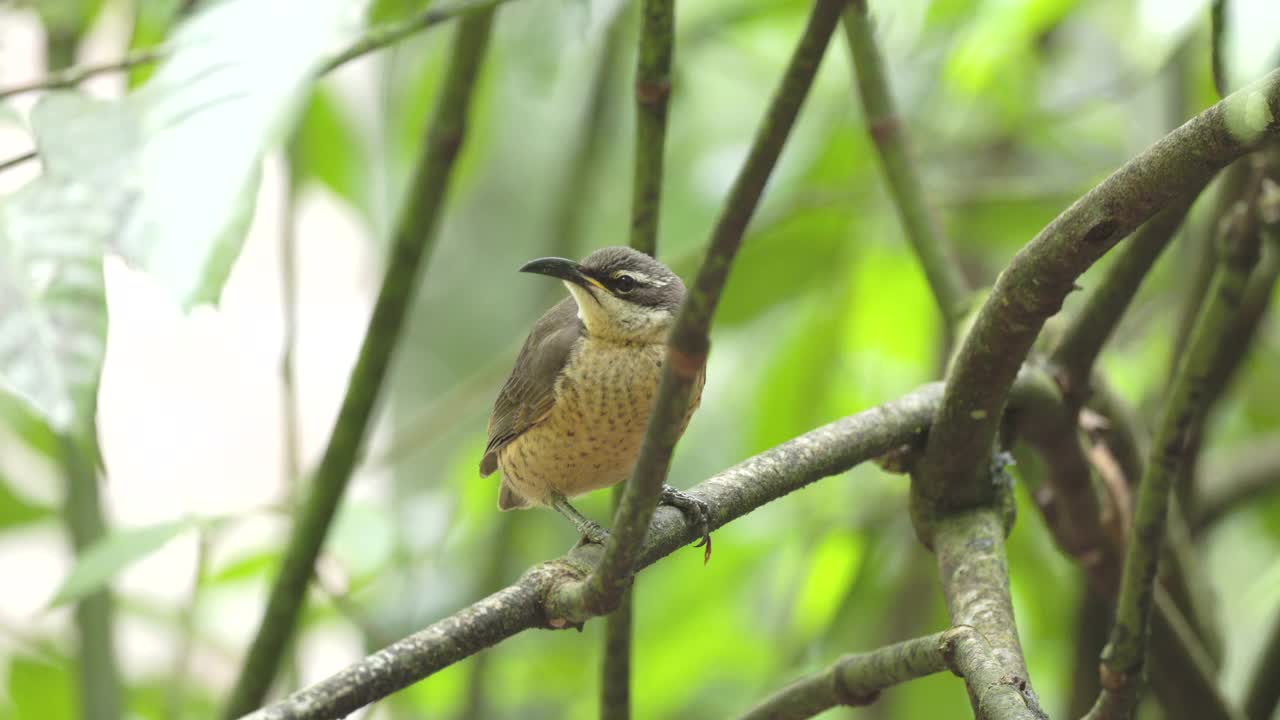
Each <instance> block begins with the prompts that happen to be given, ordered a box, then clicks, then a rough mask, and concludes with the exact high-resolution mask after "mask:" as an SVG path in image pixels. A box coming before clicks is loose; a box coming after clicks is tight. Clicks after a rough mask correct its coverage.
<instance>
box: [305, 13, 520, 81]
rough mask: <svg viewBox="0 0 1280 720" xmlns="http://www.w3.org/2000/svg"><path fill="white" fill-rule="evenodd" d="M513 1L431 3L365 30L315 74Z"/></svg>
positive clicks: (323, 73) (332, 69)
mask: <svg viewBox="0 0 1280 720" xmlns="http://www.w3.org/2000/svg"><path fill="white" fill-rule="evenodd" d="M510 1H511V0H453V2H450V3H448V4H443V3H442V4H440V5H432V6H431V7H429V8H427V9H426V10H423V11H422V12H420V13H418V14H417V15H414V16H412V17H409V18H405V19H404V20H393V21H391V22H387V23H383V24H382V25H379V26H378V27H375V28H372V29H370V30H368V31H366V32H365V34H364V35H362V36H361V37H360V38H359V39H358V40H356V41H355V42H353V43H352V44H351V45H349V46H347V47H346V49H344V50H342V51H341V52H339V53H337V54H336V55H334V56H333V57H331V58H329V59H328V60H326V61H325V63H324V64H323V65H321V66H320V68H319V69H318V70H317V71H316V75H327V74H329V73H330V72H333V71H334V70H336V69H338V68H339V67H341V66H343V65H346V64H347V63H349V62H351V61H352V60H355V59H356V58H358V57H362V56H364V55H368V54H369V53H371V52H374V51H376V50H381V49H382V48H384V47H387V46H388V45H394V44H396V43H398V42H400V41H401V40H404V39H405V38H407V37H409V36H410V35H414V34H417V33H419V32H421V31H423V30H426V29H427V28H430V27H433V26H435V25H439V24H441V23H443V22H447V21H449V20H453V19H454V18H458V19H460V20H465V19H466V18H467V17H470V16H472V15H473V14H475V15H481V14H485V15H492V14H493V11H494V10H495V9H496V8H497V7H498V6H499V5H502V4H504V3H507V2H510Z"/></svg>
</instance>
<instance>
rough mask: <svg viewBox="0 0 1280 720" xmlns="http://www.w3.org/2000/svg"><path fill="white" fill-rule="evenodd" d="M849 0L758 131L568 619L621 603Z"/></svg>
mask: <svg viewBox="0 0 1280 720" xmlns="http://www.w3.org/2000/svg"><path fill="white" fill-rule="evenodd" d="M843 7H844V0H818V1H817V3H816V4H815V6H814V9H813V12H812V14H811V15H810V16H809V22H808V24H807V25H806V27H805V29H804V33H803V34H802V36H801V38H800V42H799V44H798V45H797V46H796V50H795V52H794V54H793V55H792V57H791V61H790V63H789V64H788V66H787V69H786V72H785V74H784V75H783V78H782V82H781V84H780V85H779V87H778V89H777V91H776V92H775V94H774V96H773V100H772V102H771V103H770V105H769V109H768V112H767V114H766V116H765V118H764V122H763V123H762V124H761V126H760V128H759V130H758V131H757V133H756V137H755V141H754V142H753V143H752V146H751V151H750V153H749V154H748V156H747V160H746V163H745V164H744V165H743V166H742V169H741V171H740V172H739V173H738V177H737V179H736V180H735V181H734V184H733V188H732V189H731V190H730V192H729V198H728V200H727V201H726V203H725V206H724V209H723V210H722V212H721V214H720V218H719V220H718V222H717V223H716V226H715V229H714V231H713V232H712V235H711V242H710V247H709V248H708V250H707V255H706V259H705V260H704V261H703V263H702V266H701V268H700V269H699V270H698V275H697V278H696V279H695V281H694V283H693V286H692V287H691V288H690V289H689V294H688V296H687V298H686V299H685V302H684V305H683V306H682V307H681V309H680V313H679V315H678V316H677V318H676V323H675V327H674V328H673V329H672V331H671V337H670V340H669V343H668V348H667V357H666V360H665V362H664V363H663V368H662V381H661V384H660V385H659V387H658V395H657V398H656V400H655V402H654V408H653V411H652V412H651V414H650V416H649V426H648V430H647V431H646V434H645V439H644V442H643V444H642V445H641V448H640V455H639V458H638V460H637V461H636V467H635V470H634V472H633V474H632V477H631V480H630V481H629V482H628V483H627V484H626V490H625V491H624V495H623V500H622V503H621V504H620V506H619V508H618V512H617V513H616V514H615V516H614V521H613V528H612V534H611V535H610V536H609V541H608V542H607V543H606V545H605V553H604V560H603V561H602V562H601V564H600V566H599V567H598V568H596V569H595V570H594V571H593V572H592V573H591V576H590V578H588V580H587V581H586V582H585V583H583V584H582V585H581V587H580V588H578V589H577V591H576V592H575V593H573V595H574V601H573V602H572V603H571V605H572V606H573V607H572V609H571V610H570V611H569V612H567V613H566V617H567V618H569V619H570V620H572V621H574V622H580V621H581V620H584V619H586V618H588V617H591V616H592V615H597V614H599V613H601V612H604V611H607V610H609V609H612V607H613V606H615V605H617V603H618V600H619V598H621V596H622V591H623V590H625V589H626V587H627V585H628V584H629V583H630V578H631V569H632V568H633V567H634V565H635V557H636V552H637V551H638V549H639V547H640V540H641V539H642V538H643V537H644V534H645V531H646V530H647V529H648V526H649V519H650V518H651V517H652V516H653V512H654V508H655V507H656V506H657V504H658V494H659V492H660V490H661V488H662V483H663V481H664V480H665V479H666V475H667V470H668V467H669V465H670V463H671V453H672V450H673V449H674V447H675V443H676V441H677V440H678V436H677V433H676V432H675V430H676V428H678V427H679V425H680V421H681V420H682V419H683V417H684V415H685V412H686V410H687V408H688V406H689V398H690V395H691V393H692V390H693V385H694V383H695V382H696V381H697V379H698V377H699V376H700V375H701V373H702V370H703V367H704V365H705V363H706V355H707V350H708V348H709V344H710V343H709V340H708V331H709V329H710V326H711V320H712V316H713V315H714V313H715V309H716V305H717V304H718V303H719V301H720V293H721V290H723V288H724V284H725V281H726V280H727V279H728V275H729V268H730V266H731V264H732V262H733V259H734V256H735V255H736V254H737V251H738V246H739V245H740V244H741V242H742V237H743V235H744V233H745V232H746V228H747V225H748V224H749V223H750V221H751V216H752V215H753V214H754V212H755V209H756V205H757V204H758V203H759V201H760V197H761V195H762V194H763V192H764V186H765V183H766V181H767V180H768V178H769V175H770V173H771V172H772V170H773V167H774V165H775V164H776V162H777V160H778V156H779V155H781V153H782V148H783V146H784V145H785V143H786V140H787V136H788V135H789V134H790V132H791V128H792V126H793V125H794V123H795V119H796V116H797V115H798V114H799V112H800V106H801V105H802V104H803V103H804V99H805V97H806V96H807V95H808V93H809V88H810V86H811V85H812V82H813V77H814V75H815V74H816V73H817V69H818V64H819V63H820V62H821V60H822V56H823V53H824V51H825V50H826V47H827V43H828V41H829V40H830V39H831V34H832V32H833V31H834V30H835V24H836V22H837V21H838V20H839V18H840V11H841V10H842V9H843Z"/></svg>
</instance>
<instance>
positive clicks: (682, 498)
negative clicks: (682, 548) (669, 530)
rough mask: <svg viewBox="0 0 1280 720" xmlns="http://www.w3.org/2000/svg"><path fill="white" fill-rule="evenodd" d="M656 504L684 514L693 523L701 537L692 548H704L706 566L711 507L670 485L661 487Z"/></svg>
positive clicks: (709, 551)
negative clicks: (668, 506)
mask: <svg viewBox="0 0 1280 720" xmlns="http://www.w3.org/2000/svg"><path fill="white" fill-rule="evenodd" d="M658 502H660V503H662V504H663V505H670V506H671V507H673V508H676V509H678V510H679V511H680V512H682V513H684V514H685V517H687V518H689V520H691V521H692V522H693V525H694V527H696V528H697V529H698V532H699V533H700V534H701V535H702V539H701V540H699V541H698V542H697V543H696V544H695V545H694V547H700V548H705V550H704V551H703V553H702V562H703V564H706V562H707V561H708V560H710V559H711V506H710V505H707V503H706V502H704V501H702V500H699V499H698V498H696V497H694V496H692V495H690V494H688V493H686V492H681V491H679V490H677V489H675V488H673V487H671V486H670V485H663V486H662V496H661V497H660V498H659V500H658Z"/></svg>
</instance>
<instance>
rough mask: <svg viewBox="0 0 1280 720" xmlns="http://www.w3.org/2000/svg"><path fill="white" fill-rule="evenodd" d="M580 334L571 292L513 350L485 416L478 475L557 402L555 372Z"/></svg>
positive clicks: (487, 470) (561, 367)
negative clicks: (505, 375)
mask: <svg viewBox="0 0 1280 720" xmlns="http://www.w3.org/2000/svg"><path fill="white" fill-rule="evenodd" d="M581 337H582V321H581V320H579V319H578V306H577V304H576V303H574V301H573V298H565V299H564V301H563V302H561V303H559V304H557V305H556V306H555V307H553V308H551V309H550V310H548V311H547V312H546V314H544V315H543V316H542V317H541V318H540V319H539V320H538V322H537V323H536V324H534V326H533V331H532V332H530V333H529V337H528V338H526V339H525V341H524V347H522V348H520V354H519V355H517V356H516V369H515V370H513V371H512V373H511V377H509V378H507V382H506V384H505V385H503V386H502V391H501V392H499V393H498V400H497V401H496V402H495V403H494V404H493V414H492V415H490V416H489V442H488V444H487V445H485V448H484V458H483V459H481V460H480V476H481V477H485V476H487V475H489V474H491V473H492V472H493V471H494V470H497V469H498V451H499V450H501V449H502V448H503V446H505V445H506V444H507V443H509V442H511V441H512V440H515V439H516V438H517V437H520V435H521V434H523V433H524V432H525V431H526V430H528V429H529V428H531V427H533V426H534V425H536V424H537V423H539V422H541V421H542V420H543V419H544V418H545V417H546V416H547V415H548V414H549V413H550V412H551V408H552V406H554V405H555V392H554V391H555V385H556V378H557V377H559V376H560V372H561V371H562V370H564V366H565V363H566V362H568V360H569V353H570V352H571V351H572V350H573V346H574V344H575V343H576V342H577V341H578V339H579V338H581Z"/></svg>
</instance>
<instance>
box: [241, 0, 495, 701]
mask: <svg viewBox="0 0 1280 720" xmlns="http://www.w3.org/2000/svg"><path fill="white" fill-rule="evenodd" d="M492 20H493V11H492V9H490V10H484V11H480V12H476V13H473V14H471V15H468V16H466V18H464V19H463V21H462V22H461V23H460V24H459V26H458V31H457V34H456V36H455V39H454V45H453V50H452V55H451V56H450V60H449V67H448V68H447V70H446V72H445V79H444V84H443V86H442V89H441V91H440V95H439V97H438V99H437V101H436V109H435V112H434V114H433V115H432V118H431V121H430V123H429V126H428V130H427V136H426V140H425V142H424V143H423V145H422V155H421V156H420V158H419V161H418V164H417V167H416V169H415V171H414V177H413V181H412V183H411V185H410V191H409V195H408V198H409V199H408V201H407V202H405V203H404V209H403V211H402V215H401V217H400V220H399V222H398V223H397V225H396V229H395V235H394V239H393V242H392V245H391V256H390V257H389V258H388V260H387V269H386V272H385V274H384V275H383V281H382V287H381V289H380V290H379V292H378V299H377V301H376V302H375V304H374V308H373V315H372V317H371V318H370V319H369V327H368V330H367V332H366V334H365V339H364V343H363V344H362V346H361V348H360V354H359V356H358V358H357V360H356V365H355V368H354V369H353V370H352V372H351V380H350V382H349V384H348V386H347V394H346V397H345V398H344V399H343V403H342V408H341V409H340V410H339V412H338V419H337V420H336V422H335V424H334V429H333V433H332V434H331V435H330V437H329V444H328V446H327V447H326V448H325V452H324V455H323V457H322V458H321V461H320V465H319V467H318V468H317V469H316V473H315V477H314V478H313V479H312V482H311V489H310V493H309V495H308V497H307V500H306V502H305V504H304V505H303V506H302V508H301V511H300V514H299V515H298V517H297V522H296V525H295V529H294V532H293V535H292V537H291V538H290V542H289V545H288V547H287V548H286V550H285V555H284V560H283V561H282V564H281V568H280V571H279V573H278V574H277V575H276V578H275V581H274V582H273V584H272V588H271V594H270V597H269V599H268V601H267V608H266V611H265V613H264V614H263V617H262V621H261V624H260V625H259V626H258V631H257V633H256V634H255V636H254V640H253V644H252V645H251V647H250V649H249V654H248V656H247V659H246V661H245V664H244V666H243V667H242V668H241V672H240V677H239V679H238V681H237V683H236V687H235V690H234V691H233V692H232V694H231V696H230V700H229V701H228V704H227V707H226V710H225V712H224V716H225V717H228V718H235V717H239V716H241V715H243V714H245V713H247V712H249V711H251V710H253V709H254V708H255V707H257V706H258V705H260V704H261V702H262V699H263V697H264V696H265V695H266V693H267V690H268V689H269V688H270V686H271V681H272V679H273V678H274V676H275V673H276V669H277V667H278V666H279V664H280V658H281V656H282V654H283V652H284V647H285V645H286V644H287V642H288V640H289V637H290V636H291V635H292V633H293V630H294V626H295V625H296V624H297V619H298V614H299V612H300V611H301V609H302V604H303V600H304V599H305V598H306V594H307V593H306V590H307V584H308V581H309V579H310V578H311V573H312V569H313V567H314V566H315V561H316V557H317V556H318V555H319V552H320V548H321V547H322V545H323V544H324V538H325V535H326V534H327V532H328V528H329V524H330V522H331V521H332V520H333V517H334V514H335V513H336V511H337V508H338V504H339V503H340V502H341V500H342V496H343V493H344V492H345V490H346V486H347V481H348V480H349V479H350V477H351V471H352V469H353V468H354V466H355V463H356V459H357V457H358V453H359V449H360V445H361V444H362V442H363V440H364V437H365V435H366V432H367V430H368V426H369V421H370V419H371V418H372V416H373V409H374V404H375V402H376V401H377V398H378V394H379V389H380V388H381V386H382V381H383V379H384V377H385V376H386V371H387V367H388V366H389V364H390V360H391V355H392V352H393V351H394V350H395V347H396V345H397V344H398V342H399V340H400V334H401V329H402V327H403V325H404V318H405V315H406V313H407V311H408V308H409V306H410V304H411V301H412V298H413V295H414V291H415V289H416V286H417V284H418V280H419V276H420V274H421V273H420V272H419V270H420V268H421V267H422V265H423V264H424V263H425V261H426V259H427V257H428V256H429V255H430V252H431V249H432V248H433V247H434V245H435V239H436V235H437V228H438V226H439V221H440V216H441V215H442V208H443V206H444V201H445V196H446V194H447V191H448V184H449V177H450V171H451V170H452V168H453V166H454V160H455V159H456V158H457V155H458V152H459V150H460V149H461V147H462V143H463V139H464V128H465V125H466V118H467V114H468V110H469V108H470V104H471V97H472V94H473V93H472V90H473V88H474V87H475V81H476V77H477V75H478V74H479V71H480V66H481V65H482V63H483V60H484V56H485V51H486V48H487V47H488V41H489V30H490V27H491V25H492Z"/></svg>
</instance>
